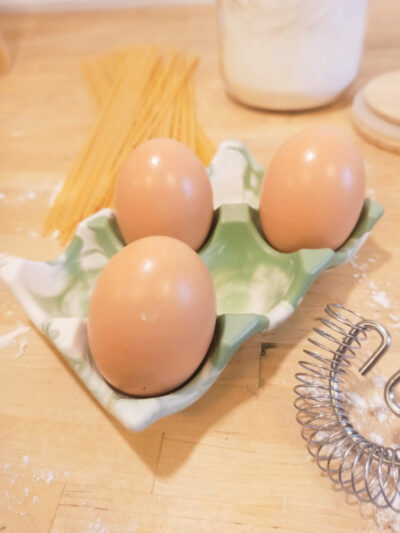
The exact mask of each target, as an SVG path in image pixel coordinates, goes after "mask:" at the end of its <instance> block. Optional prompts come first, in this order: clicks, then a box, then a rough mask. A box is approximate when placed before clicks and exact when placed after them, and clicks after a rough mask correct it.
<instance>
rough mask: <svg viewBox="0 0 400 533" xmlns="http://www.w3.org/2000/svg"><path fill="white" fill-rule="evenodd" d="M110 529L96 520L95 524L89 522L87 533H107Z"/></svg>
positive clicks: (99, 520)
mask: <svg viewBox="0 0 400 533" xmlns="http://www.w3.org/2000/svg"><path fill="white" fill-rule="evenodd" d="M109 531H110V529H109V528H108V527H107V526H106V525H104V524H102V523H101V519H100V518H98V519H97V520H96V522H91V523H90V524H89V526H88V530H87V533H109Z"/></svg>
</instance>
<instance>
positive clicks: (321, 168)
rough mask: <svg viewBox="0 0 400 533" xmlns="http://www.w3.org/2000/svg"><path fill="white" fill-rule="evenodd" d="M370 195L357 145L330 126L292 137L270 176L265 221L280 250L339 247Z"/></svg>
mask: <svg viewBox="0 0 400 533" xmlns="http://www.w3.org/2000/svg"><path fill="white" fill-rule="evenodd" d="M364 193H365V174H364V163H363V160H362V157H361V155H360V152H359V151H358V149H357V147H356V146H355V145H354V144H353V142H352V141H351V140H350V139H348V138H347V137H345V136H344V135H342V134H341V133H339V132H337V131H335V130H334V129H331V128H329V127H314V128H310V129H307V130H304V131H302V132H301V133H299V134H298V135H295V136H294V137H292V138H290V139H289V140H288V141H287V142H285V143H284V144H283V145H282V146H281V148H280V149H279V150H278V152H277V153H276V155H275V156H274V157H273V158H272V161H271V163H270V165H269V167H268V170H267V171H266V173H265V176H264V180H263V183H262V187H261V193H260V220H261V226H262V229H263V232H264V235H265V237H266V239H267V241H268V242H269V243H270V244H271V245H272V246H273V247H274V248H276V249H277V250H280V251H282V252H294V251H296V250H299V249H301V248H332V249H333V250H335V249H337V248H339V247H340V246H341V245H342V244H343V243H344V242H345V241H346V239H347V238H348V237H349V236H350V234H351V232H352V231H353V229H354V227H355V225H356V223H357V220H358V218H359V216H360V213H361V209H362V206H363V201H364Z"/></svg>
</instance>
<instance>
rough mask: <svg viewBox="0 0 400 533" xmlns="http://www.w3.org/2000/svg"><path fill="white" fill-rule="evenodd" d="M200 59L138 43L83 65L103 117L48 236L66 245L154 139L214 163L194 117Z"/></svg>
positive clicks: (59, 201)
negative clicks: (135, 152)
mask: <svg viewBox="0 0 400 533" xmlns="http://www.w3.org/2000/svg"><path fill="white" fill-rule="evenodd" d="M196 64H197V58H195V57H189V56H187V55H186V54H183V53H182V52H179V51H178V50H176V49H174V48H170V49H169V50H168V51H167V52H166V53H165V54H164V55H163V54H162V53H161V51H160V49H159V47H158V46H157V45H150V46H149V45H146V46H145V45H135V46H132V47H130V48H122V49H116V50H112V51H111V52H109V53H106V54H102V55H100V56H97V57H93V58H89V59H86V60H85V61H83V63H82V71H83V74H84V77H85V79H86V82H87V85H88V87H89V91H90V94H91V96H92V98H93V101H94V103H95V105H96V107H97V108H98V109H99V115H98V118H97V121H96V124H95V125H94V126H93V128H92V130H91V131H90V132H89V134H88V136H87V138H86V141H85V143H84V145H83V146H82V148H81V150H80V151H79V153H78V154H77V157H76V159H75V161H74V163H73V165H72V167H71V169H70V171H69V172H68V174H67V177H66V179H65V182H64V184H63V187H62V189H61V191H60V192H59V194H58V195H57V198H56V200H55V202H54V205H53V206H52V207H51V209H50V211H49V213H48V216H47V218H46V220H45V224H44V228H43V232H44V234H49V233H52V232H54V231H55V230H56V231H58V232H59V239H60V241H61V242H62V243H63V244H64V243H66V242H68V240H69V239H71V237H73V235H74V232H75V230H76V226H77V224H78V223H79V222H80V221H81V220H82V219H84V218H86V217H88V216H90V215H92V214H93V213H94V212H96V211H97V210H99V209H102V208H103V207H107V206H110V205H111V204H112V200H113V194H114V186H115V180H116V178H117V175H118V171H119V169H120V167H121V165H122V163H123V161H124V160H125V159H126V157H127V156H128V155H129V153H130V151H131V150H132V149H133V148H134V147H135V146H137V145H138V144H139V143H141V142H143V141H145V140H147V139H150V138H153V137H171V138H174V139H177V140H180V141H182V142H184V143H185V144H186V145H187V146H188V147H189V148H191V149H192V150H193V151H195V152H196V153H197V155H198V156H199V158H200V159H201V160H202V162H203V163H204V164H205V165H208V164H209V163H210V161H211V158H212V157H213V155H214V153H215V147H214V145H213V143H212V142H211V141H210V139H209V138H208V136H207V134H206V133H205V132H204V130H203V129H202V128H201V126H200V125H199V123H198V120H197V114H196V97H195V91H194V83H193V73H194V70H195V67H196Z"/></svg>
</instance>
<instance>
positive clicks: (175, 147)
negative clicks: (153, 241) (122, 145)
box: [115, 139, 213, 250]
mask: <svg viewBox="0 0 400 533" xmlns="http://www.w3.org/2000/svg"><path fill="white" fill-rule="evenodd" d="M115 210H116V217H117V222H118V225H119V228H120V230H121V233H122V236H123V237H124V239H125V241H126V242H127V243H129V242H132V241H134V240H136V239H140V238H142V237H147V236H150V235H167V236H170V237H174V238H176V239H179V240H181V241H183V242H185V243H186V244H188V245H189V246H190V247H191V248H193V249H194V250H198V249H199V248H200V246H201V245H202V244H203V242H204V241H205V239H206V237H207V234H208V232H209V230H210V227H211V222H212V217H213V198H212V189H211V184H210V180H209V178H208V175H207V172H206V170H205V168H204V166H203V164H202V162H201V161H200V159H199V158H198V157H197V156H196V154H194V153H193V152H192V151H191V150H190V149H189V148H188V147H187V146H185V145H184V144H183V143H181V142H179V141H176V140H174V139H152V140H149V141H146V142H144V143H142V144H141V145H139V146H137V147H136V148H135V149H134V150H133V152H132V153H131V155H130V156H129V157H128V159H127V160H126V162H125V163H124V164H123V166H122V168H121V170H120V172H119V176H118V179H117V183H116V189H115Z"/></svg>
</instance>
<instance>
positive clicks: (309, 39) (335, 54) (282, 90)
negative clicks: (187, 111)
mask: <svg viewBox="0 0 400 533" xmlns="http://www.w3.org/2000/svg"><path fill="white" fill-rule="evenodd" d="M367 7H368V0H218V18H219V28H220V54H221V63H222V71H223V76H224V79H225V82H226V87H227V91H228V93H229V94H231V95H232V96H233V97H234V98H236V99H238V100H240V101H241V102H243V103H245V104H248V105H251V106H255V107H260V108H266V109H275V110H300V109H309V108H314V107H319V106H322V105H325V104H328V103H329V102H332V101H333V100H335V99H336V98H337V97H338V96H339V95H340V94H341V93H342V92H343V90H344V89H346V87H348V86H349V85H350V84H351V82H352V81H353V80H354V78H355V77H356V75H357V72H358V69H359V65H360V59H361V55H362V48H363V37H364V30H365V23H366V15H367Z"/></svg>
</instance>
